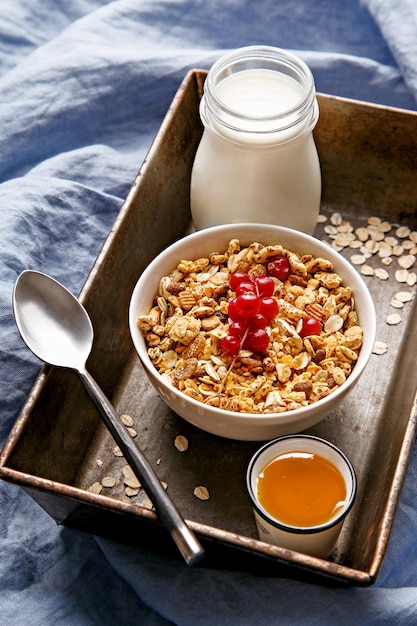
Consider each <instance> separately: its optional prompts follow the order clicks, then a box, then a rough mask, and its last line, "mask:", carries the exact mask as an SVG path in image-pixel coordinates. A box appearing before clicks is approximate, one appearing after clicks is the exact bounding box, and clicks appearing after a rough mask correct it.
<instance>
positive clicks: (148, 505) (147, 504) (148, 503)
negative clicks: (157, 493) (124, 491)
mask: <svg viewBox="0 0 417 626" xmlns="http://www.w3.org/2000/svg"><path fill="white" fill-rule="evenodd" d="M140 506H141V507H142V508H143V509H149V510H151V509H153V504H152V502H151V500H149V498H144V499H143V500H142V502H141V503H140Z"/></svg>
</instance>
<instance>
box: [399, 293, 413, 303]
mask: <svg viewBox="0 0 417 626" xmlns="http://www.w3.org/2000/svg"><path fill="white" fill-rule="evenodd" d="M395 299H396V300H399V301H400V302H410V301H411V300H412V299H413V294H412V293H410V292H409V291H397V293H396V294H395Z"/></svg>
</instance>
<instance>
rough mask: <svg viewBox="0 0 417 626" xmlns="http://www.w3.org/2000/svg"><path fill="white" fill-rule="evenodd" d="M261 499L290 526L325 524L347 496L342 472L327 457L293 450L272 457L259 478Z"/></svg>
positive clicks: (270, 512)
mask: <svg viewBox="0 0 417 626" xmlns="http://www.w3.org/2000/svg"><path fill="white" fill-rule="evenodd" d="M257 490H258V499H259V502H260V504H261V505H262V507H263V508H264V509H265V510H266V511H267V512H268V513H269V514H270V515H271V516H272V517H273V518H275V519H276V520H278V521H280V522H282V523H284V524H287V525H289V526H298V527H311V526H318V525H320V524H325V523H326V522H328V521H329V520H331V519H332V518H333V517H334V516H335V515H336V514H337V513H338V511H340V510H341V509H342V508H343V506H344V504H345V500H346V497H347V494H346V485H345V481H344V479H343V476H342V474H341V472H340V471H339V470H338V469H337V467H335V466H334V465H333V463H331V462H330V461H328V460H327V459H325V458H324V457H322V456H320V455H318V454H314V453H310V452H300V451H291V452H286V453H283V454H281V455H279V456H277V457H275V458H274V459H272V460H271V461H270V462H269V463H267V465H266V466H265V467H264V468H263V469H262V471H261V472H260V474H259V475H258V480H257Z"/></svg>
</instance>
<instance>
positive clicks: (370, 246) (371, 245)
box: [364, 239, 379, 254]
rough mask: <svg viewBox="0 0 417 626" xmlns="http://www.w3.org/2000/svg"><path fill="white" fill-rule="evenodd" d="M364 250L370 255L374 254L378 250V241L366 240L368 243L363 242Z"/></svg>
mask: <svg viewBox="0 0 417 626" xmlns="http://www.w3.org/2000/svg"><path fill="white" fill-rule="evenodd" d="M364 249H365V250H367V252H369V253H370V254H376V253H377V252H378V250H379V241H375V239H368V241H365V244H364Z"/></svg>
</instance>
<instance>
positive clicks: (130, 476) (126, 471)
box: [122, 465, 141, 489]
mask: <svg viewBox="0 0 417 626" xmlns="http://www.w3.org/2000/svg"><path fill="white" fill-rule="evenodd" d="M122 472H123V477H124V478H123V480H124V483H125V485H127V486H128V487H132V488H133V489H138V488H139V487H140V486H141V484H140V481H139V480H138V478H137V477H136V476H135V474H134V473H133V470H132V468H131V467H130V465H125V466H124V467H123V468H122Z"/></svg>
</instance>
